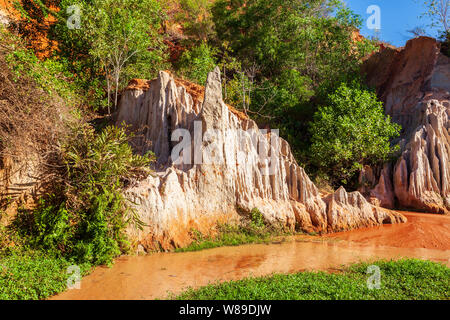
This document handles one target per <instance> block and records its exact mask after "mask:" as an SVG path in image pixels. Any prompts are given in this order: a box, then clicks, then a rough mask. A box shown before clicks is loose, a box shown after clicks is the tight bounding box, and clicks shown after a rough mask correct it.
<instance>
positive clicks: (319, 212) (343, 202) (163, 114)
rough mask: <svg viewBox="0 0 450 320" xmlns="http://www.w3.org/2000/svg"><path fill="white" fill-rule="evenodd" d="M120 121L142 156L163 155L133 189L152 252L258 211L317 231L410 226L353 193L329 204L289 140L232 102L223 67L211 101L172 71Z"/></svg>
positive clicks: (142, 91)
mask: <svg viewBox="0 0 450 320" xmlns="http://www.w3.org/2000/svg"><path fill="white" fill-rule="evenodd" d="M202 89H203V88H202ZM117 123H118V124H127V125H128V126H129V128H130V129H131V130H133V131H135V132H137V135H136V138H135V139H134V141H133V143H134V146H135V148H136V149H137V150H138V151H139V152H146V151H148V150H151V151H153V152H154V153H155V155H156V157H157V165H156V167H157V168H156V172H155V174H154V175H153V176H149V177H148V178H147V179H145V180H144V181H141V182H140V183H139V184H138V185H137V186H134V187H132V188H130V189H128V190H127V191H126V194H127V196H128V198H129V199H130V200H131V201H132V202H133V203H134V206H135V209H136V212H137V214H138V216H139V218H140V220H142V222H144V223H145V224H146V225H147V226H146V227H145V228H144V229H143V230H138V229H137V228H135V227H133V226H130V228H129V233H130V234H131V235H132V237H133V238H134V239H135V240H137V241H138V242H139V243H140V244H141V245H142V246H144V247H145V248H147V249H155V248H156V249H165V250H166V249H167V250H168V249H171V248H173V247H178V246H184V245H187V244H189V242H190V241H191V239H190V231H191V230H192V229H196V230H198V231H200V232H202V233H206V234H209V233H212V232H213V231H212V230H213V229H214V227H215V226H216V225H217V223H230V222H232V221H237V220H238V219H239V217H240V214H242V212H248V211H250V210H252V209H253V208H258V209H259V210H260V211H261V213H262V214H263V215H264V217H265V219H266V220H267V221H268V222H270V223H273V224H278V225H281V226H284V227H286V228H289V229H291V230H294V229H297V230H304V231H310V232H312V231H314V232H332V231H341V230H348V229H352V228H358V227H363V226H373V225H379V224H382V223H396V222H403V221H406V219H405V218H404V217H403V216H402V215H400V214H398V213H394V212H391V211H389V210H385V209H381V208H376V207H374V206H373V205H371V204H369V202H367V201H366V200H365V199H364V197H362V196H361V194H359V193H353V194H348V193H347V192H346V191H345V190H344V189H340V190H338V191H337V193H336V194H334V195H331V196H330V197H328V198H326V199H322V197H321V195H320V193H319V190H318V189H317V187H316V186H315V185H314V184H313V183H312V182H311V180H310V179H309V177H308V176H307V175H306V173H305V171H304V170H303V168H301V167H299V166H298V165H297V163H296V161H295V159H294V157H293V155H292V153H291V150H290V147H289V145H288V143H287V142H286V141H285V140H283V139H281V138H279V137H278V136H277V135H276V134H274V133H273V132H270V133H268V132H261V131H260V130H259V129H258V127H257V125H256V123H255V122H254V121H252V120H250V119H248V118H247V117H246V116H244V115H243V114H241V113H239V112H237V111H236V110H234V109H233V108H231V107H230V106H227V105H226V104H225V103H224V102H223V100H222V86H221V79H220V71H219V69H217V68H216V70H215V71H214V72H211V73H210V74H209V76H208V80H207V84H206V87H205V89H204V95H203V94H198V90H197V92H195V90H194V91H192V88H188V89H187V85H186V83H184V84H183V83H181V80H178V79H174V78H173V77H172V76H171V75H170V74H168V73H166V72H160V73H159V76H158V78H157V79H155V80H152V81H143V80H134V81H133V82H132V83H131V85H130V86H129V88H128V89H127V90H126V91H125V92H124V94H123V97H122V99H121V103H120V106H119V111H118V115H117ZM183 143H184V148H180V145H183Z"/></svg>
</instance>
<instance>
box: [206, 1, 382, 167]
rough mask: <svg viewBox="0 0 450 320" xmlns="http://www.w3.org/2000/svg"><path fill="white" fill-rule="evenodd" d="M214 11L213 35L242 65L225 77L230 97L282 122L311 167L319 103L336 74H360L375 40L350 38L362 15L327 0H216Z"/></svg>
mask: <svg viewBox="0 0 450 320" xmlns="http://www.w3.org/2000/svg"><path fill="white" fill-rule="evenodd" d="M244 3H245V5H244ZM212 13H213V17H214V18H213V20H214V23H215V28H216V34H217V40H216V41H217V42H218V43H221V42H225V43H227V44H229V52H231V53H232V56H233V57H235V58H236V59H237V60H238V61H239V63H240V68H241V69H240V70H233V71H232V72H229V73H228V74H227V77H228V79H226V78H225V80H224V82H225V83H226V85H227V90H226V91H227V100H228V102H230V103H233V104H234V106H236V107H237V108H241V109H244V110H243V111H244V112H245V113H247V114H248V115H250V116H251V117H252V118H253V119H254V120H256V121H257V122H258V124H259V125H260V126H268V127H271V128H277V129H280V134H281V136H282V137H283V138H285V139H286V140H287V141H288V142H289V143H290V144H291V146H292V147H293V151H294V154H295V156H296V158H297V160H298V161H299V162H300V163H301V164H302V165H303V166H306V169H308V170H309V169H310V167H311V164H310V157H309V155H308V154H307V153H306V152H304V150H307V149H308V148H309V145H310V138H311V137H310V133H309V131H308V123H309V122H310V121H312V117H313V114H314V113H315V111H316V110H317V106H318V105H320V104H321V103H323V102H324V101H325V100H326V98H327V95H328V93H329V92H330V91H334V90H335V89H336V88H337V87H338V86H339V85H340V84H341V83H342V82H346V83H351V82H352V81H353V80H355V79H357V80H358V81H360V79H359V68H360V65H361V62H362V58H363V57H365V56H366V55H367V54H369V53H370V52H373V51H374V50H375V48H376V46H375V44H374V42H373V41H370V40H367V39H361V40H360V41H355V40H354V32H355V31H356V30H357V29H358V28H359V27H360V26H361V24H362V19H361V18H360V17H359V16H358V15H356V14H354V13H353V12H352V11H351V10H350V9H349V8H348V7H346V6H344V5H342V3H341V1H325V0H315V1H303V0H302V1H297V0H288V1H285V0H276V1H273V0H250V1H243V0H238V1H234V0H233V1H232V0H219V1H216V2H215V4H214V6H213V8H212ZM302 150H303V151H302ZM309 171H310V172H311V170H309Z"/></svg>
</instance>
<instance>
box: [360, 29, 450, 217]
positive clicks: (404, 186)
mask: <svg viewBox="0 0 450 320" xmlns="http://www.w3.org/2000/svg"><path fill="white" fill-rule="evenodd" d="M363 71H364V72H366V73H367V81H368V83H369V85H371V86H374V87H375V88H376V89H377V92H378V95H379V96H380V97H381V99H382V101H383V102H384V104H385V110H386V113H387V114H389V115H390V116H391V117H392V119H393V120H394V121H395V122H397V123H399V124H400V125H401V126H402V128H403V130H402V133H401V137H400V139H399V141H398V142H399V143H400V147H401V156H400V157H399V159H398V160H397V161H396V162H395V163H391V164H388V165H386V166H385V167H384V169H383V170H382V171H381V172H380V173H377V172H373V171H372V170H371V169H370V168H367V169H366V171H365V172H364V173H363V174H362V175H361V182H362V183H363V184H364V185H365V186H364V187H363V188H362V191H363V192H364V193H365V194H366V195H367V196H368V197H370V198H371V200H372V202H374V203H377V204H380V205H382V206H384V207H388V208H391V207H394V206H396V207H402V208H410V209H415V210H420V211H426V212H434V213H449V212H450V161H449V159H450V135H449V130H450V121H449V114H450V58H448V57H446V56H444V55H443V54H442V53H441V52H440V44H439V43H438V42H437V41H436V40H435V39H432V38H428V37H420V38H416V39H412V40H410V41H408V43H407V44H406V46H405V47H404V48H399V49H393V48H385V49H384V50H381V51H380V52H378V53H376V54H374V55H373V56H371V57H370V58H369V59H368V60H367V61H366V63H365V65H364V67H363Z"/></svg>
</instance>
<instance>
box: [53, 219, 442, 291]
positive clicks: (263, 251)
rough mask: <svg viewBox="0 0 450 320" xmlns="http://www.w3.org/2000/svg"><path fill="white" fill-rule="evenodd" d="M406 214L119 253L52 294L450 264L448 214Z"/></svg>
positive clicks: (167, 288) (176, 288)
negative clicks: (326, 228)
mask: <svg viewBox="0 0 450 320" xmlns="http://www.w3.org/2000/svg"><path fill="white" fill-rule="evenodd" d="M405 215H406V216H407V217H408V220H409V222H408V223H407V224H404V225H394V226H390V225H387V226H382V227H377V228H370V229H362V230H355V231H350V232H343V233H339V234H335V235H331V236H326V237H314V238H313V237H295V238H292V239H291V241H289V242H284V243H280V244H268V245H266V244H260V245H244V246H239V247H224V248H216V249H210V250H205V251H199V252H186V253H157V254H153V255H149V256H137V257H121V258H119V259H117V260H116V263H115V264H114V266H113V267H112V268H106V267H99V268H96V269H95V270H94V272H93V273H91V274H90V275H89V276H87V277H85V278H83V280H82V283H81V289H80V290H77V289H73V290H69V291H66V292H64V293H62V294H60V295H58V296H55V297H53V299H88V300H89V299H155V298H165V297H167V294H168V292H173V293H179V292H181V291H183V289H185V288H187V287H200V286H204V285H207V284H208V283H211V282H216V281H227V280H236V279H242V278H245V277H249V276H262V275H268V274H271V273H293V272H298V271H304V270H330V271H332V270H333V269H337V268H340V267H341V266H342V265H347V264H351V263H355V262H360V261H372V260H375V259H398V258H401V257H409V258H419V259H427V260H432V261H436V262H442V263H445V264H447V266H450V260H449V258H450V241H449V237H450V232H448V231H449V230H450V229H449V228H450V217H448V216H430V215H423V214H412V213H405ZM436 234H437V235H438V237H437V238H436V237H435V235H436ZM439 236H441V238H442V236H443V237H444V239H441V238H439ZM422 239H431V240H430V241H423V240H422Z"/></svg>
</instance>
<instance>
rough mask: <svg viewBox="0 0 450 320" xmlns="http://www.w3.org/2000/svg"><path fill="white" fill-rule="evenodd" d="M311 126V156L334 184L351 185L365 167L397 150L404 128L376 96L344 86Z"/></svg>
mask: <svg viewBox="0 0 450 320" xmlns="http://www.w3.org/2000/svg"><path fill="white" fill-rule="evenodd" d="M328 100H329V104H328V105H327V106H323V107H320V108H319V110H318V111H317V112H316V114H315V115H314V121H313V122H312V124H311V126H310V131H311V135H312V146H311V157H312V159H313V161H314V163H315V165H317V167H318V168H319V169H320V170H321V172H324V173H326V174H327V175H328V176H329V178H330V179H331V182H332V183H334V184H340V183H343V184H348V183H350V181H351V179H352V178H353V177H354V176H355V174H356V173H357V172H358V171H359V170H360V169H361V168H362V166H363V165H366V164H367V165H374V164H378V163H380V162H383V161H385V160H387V159H388V157H389V155H391V154H392V153H393V152H394V151H395V150H397V147H392V146H391V144H390V141H391V139H393V138H395V137H397V136H398V135H399V132H400V126H399V125H397V124H395V123H392V122H391V119H390V117H389V116H386V115H385V114H384V110H383V104H382V103H381V102H380V101H378V99H377V96H376V94H375V93H373V92H370V91H368V90H365V89H363V88H361V86H360V85H358V84H356V83H355V84H354V87H349V86H347V85H346V84H342V85H341V86H340V87H339V88H338V89H337V90H336V91H335V92H334V93H332V94H330V95H329V96H328Z"/></svg>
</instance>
